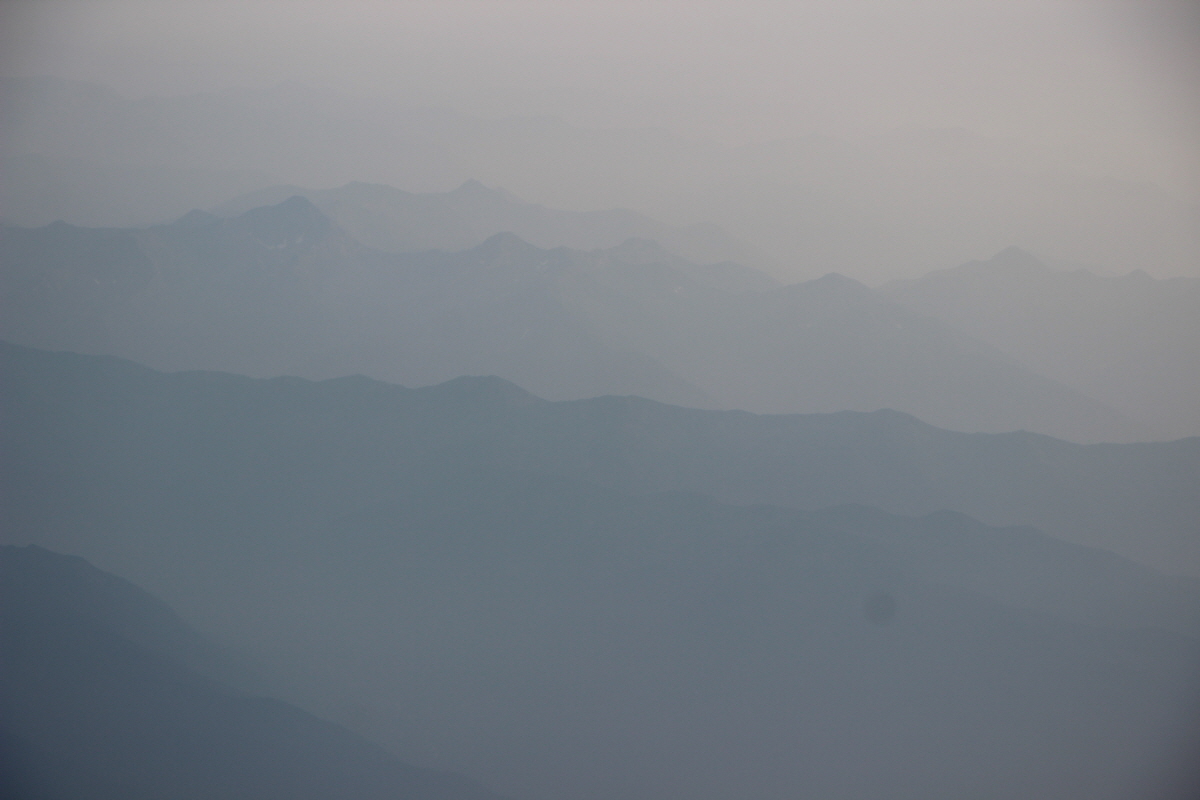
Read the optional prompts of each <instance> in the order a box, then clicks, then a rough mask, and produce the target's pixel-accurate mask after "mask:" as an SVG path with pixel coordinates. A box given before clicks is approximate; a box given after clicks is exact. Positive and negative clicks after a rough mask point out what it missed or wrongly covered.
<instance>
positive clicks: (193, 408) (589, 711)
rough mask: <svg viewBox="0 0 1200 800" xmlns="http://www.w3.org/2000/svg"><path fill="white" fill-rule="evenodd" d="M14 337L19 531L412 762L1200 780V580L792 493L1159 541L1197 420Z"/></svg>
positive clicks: (524, 777)
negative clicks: (442, 378) (1092, 431)
mask: <svg viewBox="0 0 1200 800" xmlns="http://www.w3.org/2000/svg"><path fill="white" fill-rule="evenodd" d="M2 370H3V375H4V381H3V404H2V406H0V411H2V412H3V414H4V419H5V420H6V424H5V428H4V433H3V435H4V442H3V444H4V453H5V461H4V467H5V480H4V482H3V483H4V487H5V491H6V493H7V496H6V497H5V498H4V505H5V508H6V514H7V516H8V520H9V523H10V524H9V525H8V526H7V528H6V532H5V536H6V537H7V538H8V540H9V541H12V542H14V543H18V544H24V543H37V544H40V545H42V546H47V547H52V548H55V549H59V550H63V551H67V552H73V553H79V554H82V555H85V556H86V557H88V558H89V559H91V560H93V561H94V562H96V563H97V564H100V565H103V566H104V567H105V568H108V569H111V570H113V571H116V572H118V573H120V574H124V575H128V576H129V577H130V578H132V579H134V580H137V581H138V582H139V583H140V584H142V585H144V586H146V587H148V588H149V589H151V590H152V591H153V592H155V593H156V594H159V595H161V596H163V597H164V598H166V599H167V600H168V601H169V602H170V603H171V604H172V605H173V606H175V607H176V608H179V609H180V610H181V611H183V612H184V614H185V615H186V616H187V617H188V618H189V619H191V620H193V621H195V622H196V624H198V625H199V626H200V627H201V629H202V630H204V631H206V632H209V633H211V634H212V635H214V636H216V637H218V638H219V639H220V641H221V643H222V645H223V646H226V647H234V648H237V649H240V650H244V651H246V652H247V653H248V654H249V655H250V657H251V658H252V659H253V660H254V661H255V662H256V663H257V664H260V665H263V670H264V674H265V676H266V677H265V678H264V680H265V681H266V684H267V685H268V686H270V687H272V689H273V693H275V694H277V695H278V696H281V697H284V698H286V699H288V700H289V701H292V702H298V703H302V704H303V705H305V706H306V707H309V708H313V709H316V710H319V712H320V714H321V715H322V716H324V717H327V718H329V719H333V720H335V721H337V722H338V723H340V724H343V725H347V726H349V727H351V728H352V729H354V730H355V731H357V732H358V733H360V734H362V735H365V736H367V737H368V738H370V739H373V740H374V741H377V742H379V743H381V744H383V745H384V746H386V748H387V749H388V750H389V751H391V752H393V753H395V754H397V755H399V756H400V757H402V758H403V759H404V760H405V761H407V762H410V763H414V764H419V765H421V766H423V767H432V768H437V769H441V770H450V771H454V772H461V773H464V774H467V775H470V776H471V777H472V778H474V779H476V780H479V781H481V782H482V783H484V784H487V785H489V786H492V787H495V788H496V789H497V790H500V791H503V792H505V793H508V794H511V795H513V796H518V797H530V798H550V797H559V798H580V800H582V799H583V798H585V797H592V796H609V797H630V798H645V800H649V799H650V798H651V797H655V798H656V797H661V796H664V795H670V794H678V795H686V796H691V797H696V798H705V800H710V799H711V800H717V799H718V798H727V797H730V796H750V797H763V798H774V797H783V796H794V795H795V794H797V793H801V794H808V795H810V796H815V797H874V796H878V795H879V794H881V793H887V792H891V791H892V790H893V789H894V787H895V786H896V781H897V780H903V781H905V783H904V786H905V787H906V789H905V791H909V792H910V793H911V794H915V795H918V796H923V795H928V794H930V793H933V794H939V793H940V794H953V795H963V794H967V795H971V794H978V793H980V792H982V791H984V790H987V791H990V792H991V793H993V794H994V795H996V796H999V797H1012V798H1017V797H1026V796H1029V794H1030V793H1031V792H1033V793H1034V794H1036V793H1037V792H1039V791H1040V792H1043V793H1052V794H1053V795H1054V796H1056V797H1078V798H1081V800H1082V798H1088V800H1094V798H1113V800H1116V799H1117V798H1124V797H1128V796H1130V794H1131V792H1135V790H1134V789H1132V788H1131V787H1136V793H1137V794H1138V796H1146V797H1162V798H1176V797H1179V798H1182V797H1186V796H1188V792H1190V791H1191V787H1192V785H1193V784H1191V783H1189V781H1190V780H1191V778H1190V777H1189V773H1188V772H1187V770H1186V765H1188V764H1191V763H1193V762H1191V761H1189V760H1187V759H1186V758H1185V757H1184V755H1183V754H1184V753H1186V752H1189V748H1192V747H1193V746H1194V745H1195V743H1196V740H1195V738H1194V736H1195V734H1196V731H1195V730H1194V727H1193V723H1194V722H1195V720H1196V719H1197V718H1200V715H1197V714H1196V713H1195V711H1196V709H1197V708H1198V707H1200V706H1198V705H1197V704H1198V703H1200V694H1198V693H1200V685H1198V681H1197V675H1196V673H1197V670H1196V666H1197V664H1200V650H1198V649H1197V640H1196V638H1195V636H1196V633H1197V631H1198V630H1200V619H1198V610H1200V584H1198V582H1197V581H1196V580H1194V579H1191V578H1172V577H1167V576H1164V575H1162V574H1160V573H1157V572H1155V571H1153V570H1151V569H1148V568H1146V567H1142V566H1139V565H1137V564H1135V563H1132V562H1129V561H1126V560H1124V559H1122V558H1119V557H1117V556H1114V555H1112V554H1110V553H1106V552H1104V551H1101V550H1094V549H1090V548H1086V547H1079V546H1078V545H1071V544H1067V543H1065V542H1064V541H1058V540H1055V539H1052V538H1050V537H1048V536H1046V535H1044V534H1042V533H1039V532H1037V531H1035V530H1032V529H1028V528H1020V529H996V528H989V527H987V526H985V525H982V524H980V523H977V522H974V521H973V520H971V519H969V518H967V517H964V516H961V515H959V514H951V513H938V514H933V515H930V516H924V517H919V518H912V517H897V516H893V515H891V514H889V513H886V512H883V511H877V510H874V509H870V508H864V507H862V506H849V507H842V508H832V509H827V510H824V511H807V512H806V511H801V510H798V509H799V508H809V509H816V508H820V507H824V506H829V505H832V504H838V503H847V502H857V503H870V504H874V505H880V506H884V507H887V508H892V509H894V510H900V511H903V512H906V513H925V512H927V511H933V510H936V509H938V508H947V507H957V508H959V509H960V510H963V511H967V512H969V513H975V514H979V515H980V516H984V517H985V518H986V517H987V516H988V515H989V514H990V515H991V517H992V518H996V517H1000V519H997V520H996V521H1001V522H1016V521H1022V520H1034V521H1037V522H1039V523H1041V524H1043V526H1044V527H1045V528H1046V529H1047V530H1050V531H1052V532H1054V533H1056V534H1057V535H1059V536H1062V537H1074V538H1075V539H1077V540H1081V541H1082V540H1090V541H1092V542H1095V541H1096V540H1097V539H1099V538H1101V537H1105V543H1106V544H1111V545H1113V546H1119V547H1123V548H1124V549H1126V550H1128V551H1130V552H1132V553H1134V554H1136V555H1139V556H1140V557H1143V558H1144V559H1145V560H1148V561H1154V560H1155V558H1156V557H1160V554H1161V553H1163V552H1165V551H1166V550H1167V549H1168V548H1175V551H1176V552H1184V553H1186V552H1190V551H1188V550H1187V549H1186V548H1187V547H1188V546H1189V542H1193V541H1194V534H1193V533H1191V531H1193V527H1190V526H1194V525H1195V521H1196V520H1197V519H1198V516H1197V514H1196V513H1195V503H1197V502H1198V500H1197V497H1198V496H1200V493H1198V492H1196V491H1195V489H1196V486H1195V479H1194V476H1195V475H1196V471H1195V465H1196V463H1197V459H1200V441H1197V440H1185V441H1180V442H1172V443H1163V444H1130V445H1104V446H1081V445H1073V444H1068V443H1065V442H1060V441H1056V440H1053V439H1049V438H1047V437H1042V436H1036V435H1032V434H1006V435H982V434H958V433H950V432H947V431H940V430H937V429H935V428H930V427H929V426H926V425H923V424H922V423H919V422H917V421H916V420H914V419H912V418H911V417H907V416H904V415H902V414H897V413H895V412H886V413H875V414H855V413H842V414H833V415H814V416H790V417H759V416H755V415H751V414H747V413H744V412H716V411H699V410H690V409H683V408H676V407H671V406H664V405H661V404H658V403H654V402H651V401H647V400H641V399H638V398H619V397H604V398H597V399H593V400H585V401H572V402H559V403H552V402H548V401H544V400H539V399H538V398H536V397H535V396H533V395H530V394H528V393H526V392H524V391H523V390H521V389H519V388H517V387H516V386H514V385H512V384H510V383H507V382H505V381H502V380H499V379H495V378H461V379H458V380H455V381H452V382H450V383H447V384H444V385H440V386H435V387H430V388H426V389H404V388H401V387H397V386H389V385H386V384H381V383H378V382H375V381H371V380H368V379H365V378H345V379H338V380H330V381H324V382H319V383H313V382H309V381H306V380H301V379H296V378H288V379H275V380H254V379H249V378H244V377H238V376H234V375H227V374H220V373H202V372H194V373H179V374H173V375H165V374H162V373H159V372H156V371H153V370H150V369H147V368H144V367H140V366H138V365H136V364H132V363H130V362H127V361H123V360H120V359H115V358H108V357H95V356H80V355H73V354H66V353H58V354H55V353H45V352H39V351H35V350H30V349H26V348H20V347H17V346H13V345H5V346H4V347H3V362H2ZM697 492H704V493H712V494H715V495H716V496H717V497H719V498H723V499H724V500H725V501H735V502H739V503H764V502H768V503H774V504H775V505H726V504H723V503H722V502H720V501H718V500H714V499H712V498H710V497H706V496H704V495H703V494H698V493H697ZM785 506H791V508H787V507H785ZM1006 514H1007V515H1008V517H1007V518H1005V517H1004V515H1006ZM1102 520H1107V523H1106V525H1107V527H1102V526H1101V525H1100V524H1099V523H1100V521H1102ZM1181 531H1182V532H1183V534H1184V535H1180V532H1181ZM1089 537H1090V539H1089ZM1190 537H1191V538H1190ZM1171 563H1172V564H1173V565H1176V566H1178V565H1183V564H1186V563H1189V562H1187V561H1185V559H1183V558H1178V557H1177V558H1175V559H1174V560H1173V561H1172V562H1171ZM1190 563H1193V564H1194V563H1195V562H1194V561H1193V562H1190ZM65 646H66V645H64V647H65ZM123 671H124V668H123V667H122V668H121V669H120V670H118V673H122V674H123ZM106 680H109V678H106ZM111 680H113V681H116V680H118V678H117V677H115V676H114V677H111ZM131 702H132V701H131ZM205 703H206V705H205V707H206V708H210V706H209V705H207V701H205ZM213 708H215V706H213ZM30 713H33V712H30ZM231 713H232V712H231ZM281 713H282V712H281ZM288 713H292V712H288ZM213 724H216V723H213ZM514 732H519V734H517V733H514ZM330 735H333V734H330ZM338 735H341V734H338ZM347 746H348V745H347ZM1031 765H1034V767H1033V768H1032V769H1031ZM1039 765H1040V766H1039ZM314 768H315V767H314Z"/></svg>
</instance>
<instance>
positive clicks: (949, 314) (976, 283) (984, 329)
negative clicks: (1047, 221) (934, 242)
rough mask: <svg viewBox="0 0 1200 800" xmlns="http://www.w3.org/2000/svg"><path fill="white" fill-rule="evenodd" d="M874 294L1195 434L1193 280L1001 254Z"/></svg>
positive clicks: (1198, 390)
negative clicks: (1104, 271)
mask: <svg viewBox="0 0 1200 800" xmlns="http://www.w3.org/2000/svg"><path fill="white" fill-rule="evenodd" d="M881 293H882V294H883V295H884V296H886V297H888V298H889V299H891V300H894V301H896V302H899V303H901V304H903V305H904V306H905V307H907V308H909V309H912V310H913V311H917V312H919V313H921V314H922V315H925V316H928V317H933V318H935V319H939V320H941V321H942V322H945V323H946V324H948V325H951V326H953V327H954V328H955V329H956V330H960V331H963V332H964V333H967V334H970V335H971V336H974V337H977V338H979V339H981V340H983V341H985V342H988V343H989V344H992V345H994V346H996V347H997V348H999V349H1000V350H1002V351H1004V352H1005V353H1007V354H1009V355H1011V356H1013V357H1014V358H1016V359H1017V360H1018V361H1020V362H1021V363H1022V364H1024V365H1025V366H1027V367H1030V368H1032V369H1033V370H1035V371H1037V372H1038V373H1039V374H1041V375H1045V376H1047V377H1050V378H1054V379H1055V380H1058V381H1061V382H1062V383H1064V384H1066V385H1068V386H1071V387H1073V388H1075V389H1078V390H1079V391H1081V392H1083V393H1084V394H1086V395H1088V396H1089V397H1094V398H1096V399H1097V400H1100V401H1102V402H1103V403H1105V404H1106V405H1108V406H1109V407H1111V408H1114V409H1117V410H1119V411H1121V412H1123V413H1125V414H1126V415H1128V416H1130V417H1132V418H1134V419H1137V420H1140V421H1142V422H1143V423H1145V424H1147V425H1149V426H1151V427H1152V428H1153V429H1154V430H1155V431H1156V432H1158V433H1159V435H1161V436H1165V437H1172V436H1174V437H1179V436H1195V435H1196V434H1197V433H1198V432H1200V278H1170V279H1167V280H1156V279H1154V278H1152V277H1150V276H1149V275H1147V274H1146V273H1145V272H1142V271H1140V270H1138V271H1134V272H1131V273H1129V274H1127V275H1122V276H1104V275H1096V274H1094V273H1092V272H1089V271H1087V270H1082V269H1079V270H1069V271H1068V270H1055V269H1051V268H1050V267H1047V266H1046V265H1045V264H1043V263H1042V262H1041V261H1039V260H1038V259H1037V258H1036V257H1034V256H1033V255H1031V254H1029V253H1027V252H1024V251H1022V250H1019V249H1017V248H1009V249H1006V250H1004V251H1002V252H1001V253H999V254H997V255H996V256H995V257H993V258H991V259H989V260H987V261H973V262H970V263H967V264H963V265H962V266H960V267H955V268H954V269H948V270H940V271H937V272H932V273H930V274H928V275H926V276H924V277H923V278H920V279H918V280H906V281H895V282H893V283H890V284H888V285H886V286H884V287H883V288H882V290H881Z"/></svg>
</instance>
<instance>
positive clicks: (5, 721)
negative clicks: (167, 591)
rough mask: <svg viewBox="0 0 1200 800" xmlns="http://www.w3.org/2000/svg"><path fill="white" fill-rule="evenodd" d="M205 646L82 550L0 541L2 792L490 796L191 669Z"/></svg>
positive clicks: (84, 797)
mask: <svg viewBox="0 0 1200 800" xmlns="http://www.w3.org/2000/svg"><path fill="white" fill-rule="evenodd" d="M181 642H183V643H186V644H187V645H188V646H187V647H185V648H183V649H181V648H180V644H181ZM208 647H209V646H208V645H206V643H205V642H204V641H203V640H202V639H201V638H200V637H199V636H197V635H196V634H195V633H194V632H192V631H191V630H190V629H189V628H187V626H186V625H184V623H183V622H182V621H181V620H180V619H179V618H178V617H176V616H175V615H174V614H173V613H172V612H171V611H170V609H168V608H167V607H166V606H165V605H164V604H163V603H162V602H161V601H160V600H157V599H156V598H154V597H152V596H150V595H148V594H146V593H145V592H143V591H141V590H140V589H138V588H137V587H135V586H133V585H132V584H129V583H127V582H125V581H123V580H121V579H119V578H116V577H114V576H112V575H109V574H107V573H104V572H102V571H100V570H98V569H96V568H95V567H93V566H91V565H90V564H88V563H87V562H86V561H84V560H83V559H81V558H77V557H71V556H63V555H58V554H56V553H52V552H50V551H48V550H44V549H41V548H38V547H24V548H18V547H9V546H2V547H0V665H2V667H3V668H2V670H0V710H2V711H3V713H2V714H0V738H2V741H3V747H2V748H0V751H2V755H0V759H2V761H0V790H2V793H3V795H4V797H6V798H10V800H35V799H36V800H43V798H54V800H75V799H76V798H78V800H110V799H111V800H155V799H157V798H164V797H189V798H197V800H204V799H205V798H212V800H217V799H218V798H246V799H247V800H250V799H251V798H254V800H266V799H267V798H279V800H284V799H285V798H287V799H288V800H291V798H312V800H318V798H320V800H326V799H327V798H330V797H359V798H379V800H383V798H399V797H404V798H412V799H413V800H500V798H499V797H498V796H497V795H494V794H491V793H490V792H487V791H485V790H484V789H482V788H481V787H479V786H476V785H474V784H472V783H471V782H470V781H467V780H465V779H463V778H461V777H458V776H454V775H449V774H442V773H437V772H431V771H428V770H421V769H417V768H414V767H410V766H408V765H406V764H403V763H401V762H399V761H398V760H397V759H395V758H394V757H392V756H390V755H388V754H387V753H385V752H384V751H383V750H381V749H380V748H379V747H377V746H376V745H373V744H370V743H369V742H367V741H365V740H363V739H361V738H359V737H358V736H355V735H354V734H351V733H350V732H349V731H347V730H345V729H343V728H340V727H338V726H337V725H333V724H331V723H329V722H325V721H324V720H320V719H317V718H316V717H313V716H312V715H310V714H307V713H305V712H303V711H301V710H300V709H298V708H295V707H293V706H289V705H287V704H285V703H282V702H279V701H277V700H271V699H267V698H262V697H252V696H248V695H245V694H242V693H240V692H238V691H235V690H234V689H231V688H229V687H227V686H224V685H222V684H220V683H218V682H215V681H213V680H211V679H209V678H206V677H203V676H202V675H201V674H200V673H199V672H197V671H196V669H195V664H194V655H195V653H194V652H192V651H193V650H194V649H195V648H200V649H206V648H208Z"/></svg>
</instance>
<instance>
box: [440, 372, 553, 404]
mask: <svg viewBox="0 0 1200 800" xmlns="http://www.w3.org/2000/svg"><path fill="white" fill-rule="evenodd" d="M418 391H426V392H430V393H432V394H435V395H437V396H438V397H439V398H441V399H447V400H448V399H454V400H457V401H461V402H483V403H485V404H487V405H500V406H502V407H504V408H517V407H520V406H528V405H533V404H535V403H544V402H546V401H545V400H543V399H542V398H540V397H538V396H537V395H535V394H533V393H531V392H527V391H526V390H524V389H522V388H521V387H520V386H517V385H516V384H515V383H513V382H512V381H507V380H505V379H504V378H498V377H496V376H495V375H464V376H461V377H458V378H452V379H450V380H448V381H446V382H445V383H439V384H437V385H436V386H429V387H426V388H425V389H423V390H418Z"/></svg>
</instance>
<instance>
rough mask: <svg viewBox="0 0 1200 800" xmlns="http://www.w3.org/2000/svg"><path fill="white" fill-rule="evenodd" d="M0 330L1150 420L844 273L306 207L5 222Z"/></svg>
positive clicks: (588, 384) (238, 362)
mask: <svg viewBox="0 0 1200 800" xmlns="http://www.w3.org/2000/svg"><path fill="white" fill-rule="evenodd" d="M0 257H2V258H3V263H4V265H5V267H4V273H3V284H2V289H0V291H2V295H0V296H2V298H3V299H2V301H0V302H2V307H3V311H4V316H3V321H2V322H0V334H2V335H3V336H5V337H6V338H8V339H10V340H12V341H16V342H20V343H22V344H27V345H32V346H39V347H47V348H52V349H71V350H77V351H83V352H92V353H103V354H113V355H121V356H125V357H130V358H134V359H136V360H138V361H141V362H144V363H147V364H149V365H151V366H154V367H158V368H162V369H218V370H228V371H234V372H239V373H243V374H248V375H252V376H271V375H280V374H290V375H299V376H304V377H310V378H327V377H336V376H340V375H347V374H355V373H361V374H365V375H368V376H371V377H375V378H379V379H383V380H388V381H392V382H397V383H402V384H408V385H428V384H436V383H439V382H442V381H445V380H449V379H450V378H453V377H456V376H459V375H464V374H465V375H480V374H494V375H499V376H501V377H503V378H506V379H508V380H512V381H514V382H516V383H517V384H519V385H521V386H523V387H525V388H526V389H528V390H530V391H532V392H534V393H535V394H537V395H539V396H543V397H547V398H550V399H574V398H583V397H591V396H597V395H603V394H619V395H626V394H630V395H639V396H644V397H648V398H652V399H656V400H661V401H664V402H670V403H677V404H681V405H690V406H698V407H718V408H741V409H746V410H750V411H755V412H767V413H784V412H788V413H791V412H831V411H839V410H846V409H850V410H861V411H873V410H876V409H880V408H893V409H897V410H900V411H904V412H907V413H912V414H915V415H916V416H918V417H920V418H922V419H924V420H926V421H927V422H930V423H931V424H935V425H939V426H943V427H946V428H952V429H957V430H965V431H986V432H1000V431H1008V430H1018V429H1025V430H1032V431H1037V432H1043V433H1049V434H1052V435H1057V436H1059V437H1062V438H1068V439H1072V440H1076V441H1085V442H1086V441H1127V440H1131V439H1137V438H1141V437H1142V435H1143V434H1144V433H1145V431H1144V430H1143V428H1142V427H1139V425H1137V424H1136V423H1134V422H1132V421H1131V420H1129V419H1128V418H1126V417H1123V416H1122V415H1121V414H1119V413H1118V412H1116V411H1113V410H1112V409H1111V408H1108V407H1107V406H1105V405H1103V404H1102V403H1099V402H1097V401H1095V400H1092V399H1090V398H1089V397H1087V396H1085V395H1083V394H1082V393H1080V392H1078V391H1077V390H1074V389H1071V388H1069V387H1067V386H1065V385H1063V384H1061V383H1057V382H1055V381H1053V380H1051V379H1048V378H1044V377H1042V376H1041V375H1038V374H1036V373H1034V372H1032V371H1030V370H1029V369H1027V368H1025V367H1023V366H1021V365H1020V364H1019V363H1017V362H1016V361H1014V360H1013V359H1011V358H1009V357H1008V356H1006V355H1005V354H1003V353H1002V352H1000V351H999V350H997V349H995V348H994V347H992V346H990V345H987V344H985V343H983V342H981V341H979V340H977V339H974V338H972V337H970V336H968V335H965V334H962V333H959V332H958V331H956V330H954V329H952V328H950V327H948V326H947V325H945V324H944V323H941V322H939V321H937V320H934V319H932V318H929V317H926V316H922V315H920V314H917V313H914V312H912V311H910V310H908V309H906V308H905V307H904V306H902V305H899V304H896V303H892V302H890V301H888V300H887V299H886V298H884V297H880V296H879V295H877V294H875V293H873V292H872V291H870V290H869V289H867V288H866V287H864V286H862V285H861V284H858V283H856V282H854V281H851V280H849V279H846V278H842V277H839V276H836V275H830V276H826V277H825V278H822V279H819V280H817V281H810V282H807V283H802V284H796V285H793V286H785V287H779V288H774V289H765V290H763V288H762V287H763V285H764V284H763V280H762V279H761V278H759V277H758V274H757V273H754V272H753V271H751V270H747V269H746V268H744V267H738V266H736V265H734V264H715V265H696V264H693V263H691V262H688V261H686V260H684V259H682V258H681V257H679V256H675V255H672V254H670V253H668V252H666V251H664V250H663V249H662V248H661V247H659V246H657V245H656V244H654V243H651V242H647V241H644V240H630V241H628V242H625V243H624V244H621V245H618V246H616V247H613V248H609V249H606V250H592V251H580V250H570V249H567V248H554V249H550V250H544V249H541V248H538V247H535V246H533V245H531V244H529V243H527V242H525V241H524V240H522V239H520V238H519V237H517V236H515V235H514V234H511V233H503V234H497V235H495V236H493V237H491V238H489V239H488V240H486V241H485V242H484V243H483V244H480V245H479V246H477V247H474V248H472V249H470V250H466V251H462V252H459V253H449V252H444V251H429V252H426V253H417V254H403V255H398V254H387V253H383V252H380V251H378V250H374V249H371V248H367V247H366V246H364V245H361V244H359V243H358V242H356V241H355V240H354V239H353V238H352V237H350V236H349V235H348V234H346V233H345V232H344V231H343V230H342V229H341V228H339V227H338V226H337V225H336V224H335V223H334V222H333V221H332V220H331V219H330V218H329V217H328V216H326V215H325V214H324V213H322V212H321V211H320V210H319V209H317V208H316V207H315V206H314V205H313V204H312V203H311V202H309V201H307V200H305V199H304V198H301V197H293V198H290V199H288V200H285V201H284V202H282V203H280V204H278V205H275V206H267V207H262V208H257V209H253V210H251V211H248V212H246V213H245V214H243V215H241V216H238V217H234V218H229V219H220V218H217V217H215V216H212V215H206V214H205V213H203V212H195V213H191V214H188V215H187V216H185V217H183V218H181V219H180V220H178V221H177V222H175V223H173V224H171V225H164V226H156V227H152V228H148V229H139V230H116V229H113V230H110V229H82V228H75V227H72V226H68V225H65V224H61V223H56V224H54V225H51V226H48V227H45V228H38V229H24V228H8V229H6V230H5V233H4V236H3V238H2V239H0Z"/></svg>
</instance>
